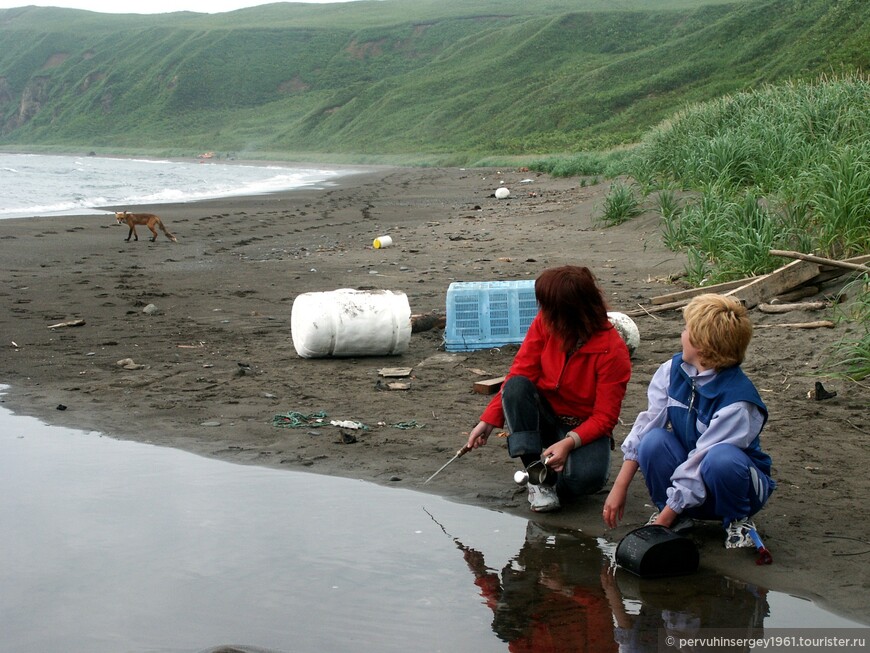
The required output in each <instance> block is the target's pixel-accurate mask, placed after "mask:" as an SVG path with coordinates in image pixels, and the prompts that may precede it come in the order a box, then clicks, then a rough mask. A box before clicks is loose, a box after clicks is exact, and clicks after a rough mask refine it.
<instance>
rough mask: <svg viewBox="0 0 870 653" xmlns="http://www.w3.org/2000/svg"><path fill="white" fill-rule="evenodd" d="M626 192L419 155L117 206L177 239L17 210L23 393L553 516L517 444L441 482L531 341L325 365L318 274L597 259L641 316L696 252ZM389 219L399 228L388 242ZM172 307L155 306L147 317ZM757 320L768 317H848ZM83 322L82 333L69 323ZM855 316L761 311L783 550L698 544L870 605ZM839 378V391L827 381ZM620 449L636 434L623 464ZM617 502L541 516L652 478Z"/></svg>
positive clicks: (479, 277)
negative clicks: (530, 495) (300, 301)
mask: <svg viewBox="0 0 870 653" xmlns="http://www.w3.org/2000/svg"><path fill="white" fill-rule="evenodd" d="M527 180H531V181H527ZM501 182H504V184H505V185H506V186H507V187H508V188H510V190H511V197H510V198H508V199H506V200H498V199H496V198H495V197H493V196H492V194H493V192H494V190H495V189H496V188H498V186H499V184H500V183H501ZM606 190H607V186H606V184H600V185H595V186H586V185H584V184H583V183H582V182H581V180H579V179H576V178H568V179H553V178H550V177H548V176H545V175H537V174H536V173H529V172H527V171H521V170H515V169H505V170H479V169H473V170H472V169H469V170H460V169H404V168H396V169H384V170H378V171H374V172H370V173H365V174H358V175H353V176H348V177H344V178H342V179H340V180H339V182H338V184H337V185H335V186H331V187H327V188H325V189H305V190H299V191H292V192H286V193H277V194H273V195H268V196H255V197H241V198H227V199H220V200H212V201H206V202H197V203H190V204H176V205H161V206H140V207H106V208H107V209H111V210H115V209H117V210H122V209H127V210H150V211H154V212H156V213H158V214H159V215H161V216H162V217H163V219H164V221H165V223H166V226H167V227H168V228H169V229H170V230H171V231H172V232H173V233H174V234H175V235H176V236H177V237H178V242H177V243H172V242H170V241H168V240H166V239H165V238H164V237H163V234H161V235H160V236H159V237H158V239H157V241H156V242H154V243H151V242H149V241H148V239H147V234H148V232H147V230H143V229H141V228H140V230H139V231H140V234H139V238H140V240H139V241H138V242H133V241H131V242H129V243H127V242H124V238H125V237H126V235H127V229H126V227H120V226H115V225H114V224H113V223H114V218H113V217H112V216H110V215H106V216H86V217H82V216H70V217H62V218H27V219H21V220H3V221H0V270H2V272H0V274H2V275H3V284H2V286H0V302H2V308H3V309H4V310H2V311H0V331H2V334H3V341H2V358H0V360H2V368H0V369H2V374H0V383H6V384H9V385H10V389H9V391H8V394H7V395H6V396H4V397H3V401H4V404H5V405H6V406H7V407H9V408H11V409H13V410H14V411H16V412H19V413H23V414H30V415H35V416H38V417H40V418H42V419H43V420H45V421H46V422H48V423H52V424H60V425H65V426H72V427H77V428H84V429H93V430H98V431H100V432H103V433H105V434H107V435H110V436H112V437H117V438H121V439H131V440H139V441H147V442H152V443H154V444H158V445H162V446H170V447H176V448H179V449H184V450H188V451H192V452H195V453H199V454H202V455H206V456H212V457H216V458H221V459H226V460H232V461H235V462H241V463H249V464H255V465H264V466H270V467H278V468H283V469H291V470H305V471H309V472H315V473H318V474H326V475H334V476H345V477H352V478H360V479H365V480H369V481H373V482H375V483H380V484H385V485H397V486H402V487H407V488H413V489H418V490H421V491H424V492H431V493H436V494H440V495H445V496H449V497H452V498H454V499H456V500H459V501H462V502H467V503H470V504H474V505H479V506H482V507H486V508H489V509H494V510H502V511H506V512H510V513H516V514H520V515H530V514H531V513H530V512H529V510H528V503H527V501H526V497H525V492H524V491H523V490H520V489H519V488H518V487H517V486H516V485H515V484H514V483H513V480H512V476H513V472H514V471H515V470H516V468H517V466H516V464H515V463H514V462H513V461H511V460H510V459H509V458H508V456H507V452H506V447H505V443H504V440H503V439H493V440H491V441H490V444H489V445H488V446H487V447H485V448H484V449H481V450H478V451H475V452H473V453H472V454H469V455H467V456H466V457H464V458H462V459H460V460H459V461H457V462H456V463H454V464H453V465H451V466H450V467H449V468H448V469H447V470H445V471H444V472H443V473H442V474H441V475H440V476H438V477H437V478H436V479H435V480H434V481H432V482H431V483H430V484H428V485H425V486H424V485H423V482H424V481H425V480H426V478H428V477H429V476H430V475H431V474H432V473H433V472H434V471H435V470H436V469H437V468H438V467H439V466H441V465H442V464H443V463H444V462H446V461H447V460H448V459H449V458H450V457H451V456H452V455H453V453H454V452H455V451H456V450H457V449H458V448H459V447H460V446H461V445H462V444H463V443H464V440H465V436H464V434H463V432H467V431H468V429H470V428H471V427H472V426H473V425H474V424H475V423H476V421H477V419H478V416H479V414H480V412H481V410H482V409H483V407H484V405H485V404H486V402H487V401H488V399H489V397H488V396H487V395H484V394H478V393H476V392H474V391H473V386H474V384H475V383H476V382H478V381H481V380H486V379H490V378H494V377H498V376H501V375H502V374H504V373H505V372H506V371H507V368H508V366H509V365H510V362H511V359H512V357H513V354H514V353H515V352H516V347H515V346H507V347H502V348H500V349H495V350H482V351H476V352H468V353H449V352H446V351H444V347H443V331H442V330H440V329H439V328H437V327H436V328H432V329H429V330H426V331H420V332H417V333H413V334H412V335H411V338H410V344H409V349H408V351H407V352H406V353H404V354H402V355H400V356H377V357H356V358H347V359H337V358H326V359H303V358H300V357H299V356H298V355H297V353H296V351H295V348H294V345H293V342H292V339H291V332H290V315H291V310H292V306H293V301H294V299H295V298H296V296H297V295H299V294H301V293H304V292H311V291H329V290H335V289H338V288H358V289H386V290H393V291H398V292H403V293H405V294H406V295H407V296H408V299H409V304H410V306H411V311H412V313H420V314H422V313H429V312H440V313H442V314H443V312H444V310H445V300H446V292H447V288H448V286H449V284H450V283H451V282H452V281H490V280H513V279H532V278H534V277H535V276H536V275H537V274H538V273H539V272H540V271H541V270H542V269H544V268H546V267H551V266H554V265H562V264H566V263H577V264H584V265H588V266H590V267H591V268H592V269H593V270H594V271H595V272H596V274H597V275H598V277H599V279H600V282H601V285H602V287H603V289H604V290H605V292H606V294H607V296H608V298H609V300H610V302H611V306H612V308H613V310H617V311H626V310H632V309H635V308H638V306H639V305H645V306H649V304H648V300H649V298H651V297H653V296H657V295H662V294H665V293H667V292H671V291H674V290H678V289H681V288H682V287H683V286H682V285H681V284H680V282H679V280H678V278H677V277H679V275H680V273H681V271H682V269H683V265H684V258H683V256H682V255H680V254H675V253H673V252H671V251H669V250H667V249H666V248H665V247H664V245H663V244H662V242H661V238H660V235H659V218H658V216H657V215H656V214H655V213H654V212H652V211H650V212H647V213H645V214H644V215H642V216H641V217H639V218H637V219H635V220H633V221H632V222H630V223H629V224H626V225H622V226H619V227H614V228H603V227H600V226H598V225H597V224H596V223H595V219H594V218H595V216H596V215H599V214H600V211H601V208H602V205H603V200H604V196H605V194H606ZM382 235H390V236H391V237H392V239H393V245H392V246H391V247H388V248H385V249H374V248H373V247H372V241H373V239H374V238H376V237H378V236H382ZM836 283H837V282H833V284H834V285H831V286H829V287H826V288H822V290H821V294H822V295H829V294H831V293H832V292H834V291H835V290H836V288H837V287H836V285H835V284H836ZM149 304H150V305H153V306H154V307H155V308H156V311H155V312H153V313H146V312H144V311H143V309H144V308H145V307H146V306H148V305H149ZM752 317H753V320H754V321H755V322H756V324H757V325H758V326H768V325H777V324H780V325H781V324H784V323H789V322H799V321H810V320H817V319H826V318H828V317H829V314H825V315H824V316H820V315H819V314H818V313H810V312H803V311H799V312H797V313H789V314H764V313H761V312H759V311H757V310H753V311H752ZM67 322H71V323H80V326H61V327H57V326H55V325H58V324H62V323H67ZM635 322H636V323H637V326H638V328H639V330H640V334H641V345H640V347H639V349H638V350H637V352H636V354H635V356H634V358H633V364H634V371H633V377H632V381H631V383H630V386H629V390H628V395H627V397H626V400H625V402H624V404H623V411H622V416H621V422H622V423H621V424H620V426H619V428H618V429H617V432H616V433H615V436H616V440H617V442H620V441H621V440H622V438H624V436H625V435H626V433H627V432H628V430H629V428H630V425H631V423H632V421H633V420H634V417H635V415H636V414H637V413H638V411H639V410H642V409H643V407H644V406H645V401H646V386H647V383H648V382H649V379H650V378H651V376H652V374H653V372H654V371H655V369H656V367H657V366H658V365H659V364H660V363H661V362H662V361H664V360H665V359H666V358H668V357H669V356H671V355H672V354H673V353H674V352H675V351H677V349H678V348H679V334H680V331H681V329H682V321H681V316H680V313H679V312H677V311H669V312H665V313H655V314H651V315H646V316H643V317H636V318H635ZM49 327H55V328H49ZM846 329H847V327H846V326H843V325H839V326H837V327H836V328H834V329H812V330H810V329H790V328H788V327H772V328H758V329H757V331H756V335H755V338H754V339H753V342H752V345H751V346H750V351H749V356H748V360H747V362H746V364H745V365H744V369H745V370H746V371H747V373H748V374H749V376H750V377H751V378H752V379H753V380H754V381H755V383H756V385H757V386H758V387H759V389H760V390H761V392H762V396H763V398H764V400H765V402H767V404H768V407H769V409H770V413H771V418H770V422H769V424H768V426H767V428H766V429H765V432H764V435H763V441H764V446H765V448H766V449H767V450H768V451H769V452H770V453H771V455H772V456H773V459H774V477H775V478H776V479H777V481H778V483H779V488H778V489H777V491H776V492H775V493H774V495H773V497H772V499H771V501H770V503H769V504H768V506H767V507H766V508H765V509H764V510H763V511H762V512H761V513H760V514H759V515H758V516H757V519H756V522H757V524H758V527H759V531H760V533H761V535H762V537H763V538H764V541H765V544H766V545H767V547H768V549H770V551H771V552H772V554H773V558H774V563H773V564H772V565H770V566H756V565H755V562H754V561H755V555H754V554H753V553H752V552H750V551H746V550H744V551H726V550H725V549H724V548H723V546H722V540H723V537H722V532H721V529H719V528H716V527H715V526H706V525H705V526H703V527H701V528H699V529H697V531H696V532H695V534H694V535H693V537H694V538H695V539H696V541H697V542H698V544H699V547H700V549H701V559H702V565H704V566H705V567H709V568H713V569H716V570H719V571H721V573H723V574H725V575H727V576H731V577H734V578H739V579H741V580H745V581H748V582H752V583H755V584H758V585H762V586H765V587H768V588H770V589H775V590H778V591H785V592H794V593H796V594H799V595H802V596H807V597H809V598H813V599H815V600H817V601H818V602H819V603H820V604H822V605H823V606H825V607H827V608H829V609H831V610H833V611H835V612H838V613H840V614H844V615H846V616H851V617H853V618H858V619H861V620H866V615H867V614H868V613H870V591H868V588H870V572H868V565H867V564H866V558H867V556H868V555H870V552H868V549H870V544H868V543H870V527H868V521H867V517H866V508H865V501H866V497H868V496H870V491H868V490H870V488H868V481H867V475H866V472H865V469H864V468H865V464H864V463H865V461H866V459H867V453H866V441H867V435H868V432H870V424H868V418H867V415H868V412H870V411H868V408H870V392H868V390H867V388H866V386H861V385H858V384H855V383H849V382H844V381H837V380H833V379H828V378H825V377H823V376H822V372H821V365H822V363H823V361H824V360H825V359H826V357H827V356H828V351H829V348H830V346H831V344H832V343H834V342H835V341H836V340H838V339H839V338H841V337H843V336H844V335H847V333H848V331H847V330H846ZM128 359H129V361H128ZM119 361H128V362H127V363H126V366H124V365H119V364H118V363H119ZM387 367H409V368H412V372H411V375H410V376H409V377H407V378H405V379H402V381H404V382H405V383H406V385H407V386H408V387H407V389H404V390H389V389H385V381H386V380H385V379H384V378H383V377H381V376H380V375H379V370H381V369H383V368H387ZM816 381H821V382H823V383H824V387H825V388H826V389H827V390H829V391H835V392H836V393H837V395H836V396H835V397H833V398H831V399H827V400H824V401H816V400H812V399H810V398H808V396H807V393H808V392H809V391H810V390H812V389H813V388H814V384H815V382H816ZM61 406H63V407H64V410H59V408H60V407H61ZM290 412H297V413H300V414H302V415H313V414H315V413H320V412H323V413H326V414H327V416H328V420H350V421H358V422H361V423H363V424H364V425H366V426H367V427H368V428H367V429H364V430H348V429H338V428H335V427H331V426H326V427H320V428H313V427H312V428H307V427H306V428H286V426H277V425H276V423H275V421H274V418H275V416H276V415H286V414H288V413H290ZM342 433H344V434H345V436H347V437H343V436H342ZM350 440H355V442H350ZM620 464H621V456H620V455H619V452H618V451H617V452H616V453H615V455H614V457H613V460H612V469H613V473H612V475H611V478H613V477H614V476H615V472H616V470H617V469H618V467H619V465H620ZM604 496H605V495H604V494H600V495H596V496H593V497H590V498H588V499H587V500H585V501H582V502H580V503H578V504H575V505H572V506H568V507H566V508H565V509H564V510H563V511H562V512H560V513H557V514H551V515H545V516H538V517H537V518H538V520H539V521H543V522H546V523H551V524H553V525H555V526H567V527H571V528H579V529H582V530H583V531H584V532H585V533H587V534H589V535H592V536H600V537H605V538H607V539H609V540H613V541H615V540H618V539H619V538H621V537H622V536H623V535H624V534H625V533H626V532H628V531H629V530H630V529H631V528H634V527H636V526H638V525H640V524H642V523H644V522H645V520H646V518H647V517H648V515H649V513H650V510H651V509H650V507H649V505H648V504H649V500H648V498H647V497H646V495H645V492H644V490H643V486H642V483H640V482H638V483H635V484H634V486H633V488H632V495H631V496H630V499H629V507H628V510H627V514H626V518H625V520H624V521H623V524H622V525H621V526H620V527H619V528H617V529H615V530H612V531H611V530H608V529H606V528H605V526H604V524H603V522H602V521H601V517H600V513H601V505H602V503H603V501H604ZM372 509H373V510H376V509H377V507H376V506H373V508H372Z"/></svg>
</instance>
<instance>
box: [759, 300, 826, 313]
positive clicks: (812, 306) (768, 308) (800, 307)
mask: <svg viewBox="0 0 870 653" xmlns="http://www.w3.org/2000/svg"><path fill="white" fill-rule="evenodd" d="M828 306H829V304H828V302H798V303H796V304H759V305H758V310H759V311H761V312H762V313H788V312H790V311H820V310H822V309H823V308H828Z"/></svg>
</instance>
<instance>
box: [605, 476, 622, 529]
mask: <svg viewBox="0 0 870 653" xmlns="http://www.w3.org/2000/svg"><path fill="white" fill-rule="evenodd" d="M627 495H628V488H627V487H622V486H619V485H614V486H613V488H612V489H611V490H610V494H608V495H607V499H606V500H605V501H604V511H603V512H602V514H601V516H602V518H603V519H604V523H605V524H607V527H608V528H616V526H617V524H619V520H620V519H622V516H623V514H625V498H626V496H627Z"/></svg>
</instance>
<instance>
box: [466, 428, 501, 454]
mask: <svg viewBox="0 0 870 653" xmlns="http://www.w3.org/2000/svg"><path fill="white" fill-rule="evenodd" d="M494 428H495V426H493V425H492V424H489V423H487V422H484V421H480V422H478V423H477V426H475V427H474V428H473V429H471V433H469V434H468V443H467V444H466V446H467V447H468V448H469V449H477V448H478V447H482V446H483V445H485V444H486V441H487V440H488V439H489V435H490V433H492V430H493V429H494Z"/></svg>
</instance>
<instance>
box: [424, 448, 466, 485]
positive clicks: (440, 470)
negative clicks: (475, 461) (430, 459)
mask: <svg viewBox="0 0 870 653" xmlns="http://www.w3.org/2000/svg"><path fill="white" fill-rule="evenodd" d="M469 451H471V447H469V446H468V445H467V444H466V445H465V446H464V447H462V449H460V450H459V451H457V452H456V455H455V456H453V458H451V459H450V460H448V461H447V462H446V463H444V464H443V465H441V467H440V468H439V469H438V471H437V472H435V473H434V474H432V476H430V477H429V478H427V479H426V480H425V481H424V483H423V485H426V483H428V482H429V481H431V480H432V479H433V478H435V477H436V476H438V474H440V473H441V472H443V471H444V468H446V467H447V466H448V465H449V464H450V463H452V462H453V461H455V460H458V459H459V458H462V456H464V455H465V454H467V453H468V452H469Z"/></svg>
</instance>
